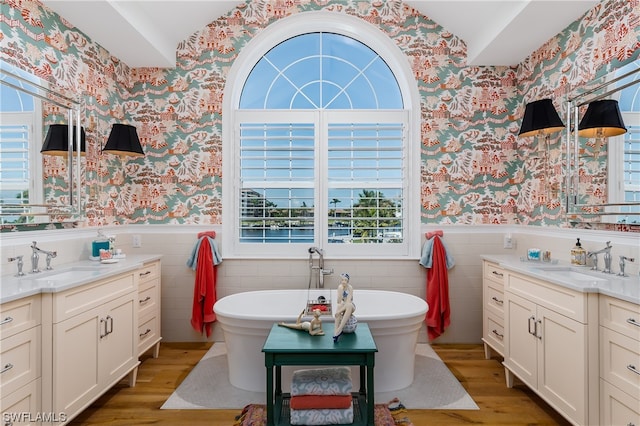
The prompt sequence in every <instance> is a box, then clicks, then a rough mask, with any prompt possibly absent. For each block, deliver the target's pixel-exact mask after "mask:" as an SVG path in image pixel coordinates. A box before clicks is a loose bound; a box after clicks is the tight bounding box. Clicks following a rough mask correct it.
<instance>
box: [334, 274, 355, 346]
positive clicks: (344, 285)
mask: <svg viewBox="0 0 640 426" xmlns="http://www.w3.org/2000/svg"><path fill="white" fill-rule="evenodd" d="M340 278H341V279H340V284H339V285H338V290H337V293H338V298H337V302H336V303H337V308H336V315H335V318H336V322H335V329H334V331H333V342H334V343H335V342H337V341H338V339H339V338H340V336H341V335H342V333H353V332H354V331H356V327H357V325H358V320H357V319H356V317H355V316H353V312H355V310H356V305H355V303H353V287H352V286H351V284H349V274H347V273H344V274H341V275H340Z"/></svg>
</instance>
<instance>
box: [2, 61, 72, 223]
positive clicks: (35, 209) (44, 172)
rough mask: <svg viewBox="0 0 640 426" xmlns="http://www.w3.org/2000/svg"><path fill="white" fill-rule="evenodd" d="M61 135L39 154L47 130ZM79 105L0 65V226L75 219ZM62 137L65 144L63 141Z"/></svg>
mask: <svg viewBox="0 0 640 426" xmlns="http://www.w3.org/2000/svg"><path fill="white" fill-rule="evenodd" d="M50 128H51V129H54V128H56V129H57V130H62V132H60V133H61V134H63V135H64V136H63V137H61V138H60V141H61V146H60V147H58V149H57V150H56V151H53V154H54V155H52V152H51V151H49V152H41V149H42V148H43V142H44V140H45V138H46V135H48V132H49V129H50ZM82 130H83V129H82V127H81V125H80V104H79V103H78V102H77V101H76V100H75V99H74V98H73V97H72V96H69V95H67V94H65V93H63V92H62V91H61V90H59V89H57V88H52V87H51V86H50V85H48V84H47V83H46V82H44V81H42V80H41V79H40V78H38V77H36V76H34V75H31V74H29V73H26V72H24V71H22V70H20V69H19V68H17V67H14V66H12V65H10V64H7V63H6V62H4V61H0V182H1V186H0V225H2V227H3V228H6V227H14V226H17V225H32V226H35V225H37V224H50V223H53V222H67V221H76V220H78V215H79V214H80V211H81V210H80V200H81V198H80V197H81V192H82V191H81V185H82V179H81V177H82V174H81V167H82V166H81V155H82V154H83V152H82V150H81V148H83V147H81V146H80V145H81V140H82V138H81V131H82ZM65 138H66V141H65Z"/></svg>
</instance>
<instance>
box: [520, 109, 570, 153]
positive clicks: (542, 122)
mask: <svg viewBox="0 0 640 426" xmlns="http://www.w3.org/2000/svg"><path fill="white" fill-rule="evenodd" d="M562 129H564V123H563V122H562V120H561V119H560V116H559V115H558V112H557V111H556V109H555V107H554V106H553V102H552V101H551V99H540V100H537V101H534V102H530V103H528V104H527V106H526V107H525V110H524V117H523V118H522V125H521V126H520V132H519V133H518V136H520V137H523V138H524V137H528V136H538V137H539V143H540V144H542V141H545V146H538V150H539V151H545V150H546V149H547V148H548V145H549V143H548V142H549V135H550V134H552V133H556V132H559V131H560V130H562ZM543 136H544V138H543Z"/></svg>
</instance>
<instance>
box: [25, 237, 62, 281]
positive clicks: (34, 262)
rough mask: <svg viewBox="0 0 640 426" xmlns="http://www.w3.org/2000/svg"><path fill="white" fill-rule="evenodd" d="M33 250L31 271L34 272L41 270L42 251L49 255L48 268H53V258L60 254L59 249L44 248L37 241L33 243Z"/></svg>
mask: <svg viewBox="0 0 640 426" xmlns="http://www.w3.org/2000/svg"><path fill="white" fill-rule="evenodd" d="M31 250H32V253H31V273H32V274H35V273H38V272H40V269H38V261H39V260H40V253H43V254H46V255H47V270H50V269H53V268H52V267H51V259H53V258H54V257H56V256H57V255H58V252H57V251H47V250H42V249H41V248H39V247H38V244H37V243H36V242H35V241H34V242H33V244H31Z"/></svg>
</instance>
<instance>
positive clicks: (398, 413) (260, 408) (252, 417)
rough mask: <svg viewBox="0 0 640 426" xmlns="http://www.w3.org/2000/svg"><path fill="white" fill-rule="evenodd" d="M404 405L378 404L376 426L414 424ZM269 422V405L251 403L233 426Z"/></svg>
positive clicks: (396, 402)
mask: <svg viewBox="0 0 640 426" xmlns="http://www.w3.org/2000/svg"><path fill="white" fill-rule="evenodd" d="M405 411H406V410H405V408H404V406H403V405H402V404H401V403H400V401H398V400H397V399H394V400H392V401H390V402H389V403H388V404H376V405H375V409H374V420H375V425H376V426H414V425H413V423H411V420H409V418H408V417H407V416H406V413H405ZM266 423H267V407H266V405H263V404H249V405H247V406H246V407H244V408H243V409H242V413H240V414H239V415H238V416H237V417H236V422H235V423H234V424H233V426H264V425H265V424H266Z"/></svg>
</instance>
